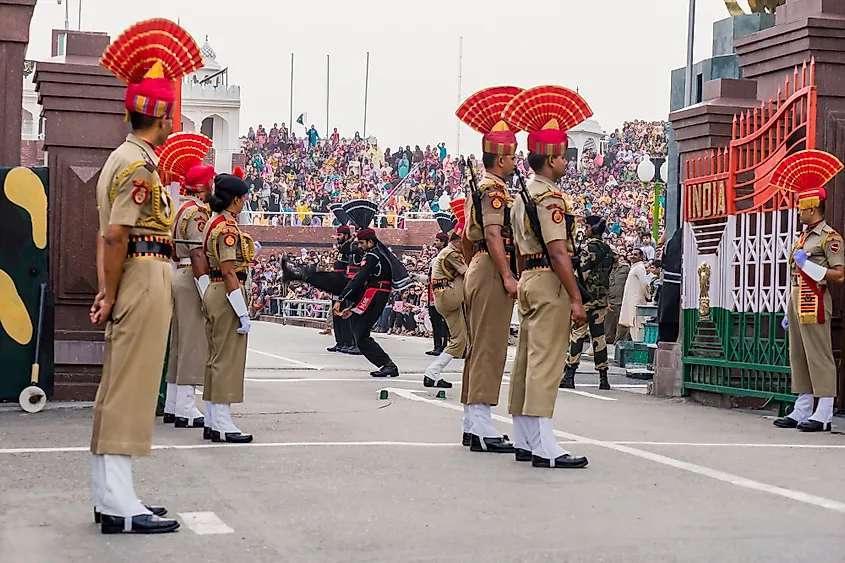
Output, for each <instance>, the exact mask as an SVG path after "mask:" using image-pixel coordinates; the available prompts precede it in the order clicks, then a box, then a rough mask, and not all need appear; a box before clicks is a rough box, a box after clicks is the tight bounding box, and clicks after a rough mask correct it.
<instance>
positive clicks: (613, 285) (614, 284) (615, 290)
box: [607, 262, 631, 306]
mask: <svg viewBox="0 0 845 563" xmlns="http://www.w3.org/2000/svg"><path fill="white" fill-rule="evenodd" d="M630 271H631V266H629V265H628V264H622V263H621V262H620V263H619V264H618V265H617V266H614V267H613V268H612V269H611V270H610V289H609V290H608V292H607V298H608V301H609V302H610V304H611V305H620V306H621V305H622V296H623V295H624V294H625V282H626V281H628V273H629V272H630Z"/></svg>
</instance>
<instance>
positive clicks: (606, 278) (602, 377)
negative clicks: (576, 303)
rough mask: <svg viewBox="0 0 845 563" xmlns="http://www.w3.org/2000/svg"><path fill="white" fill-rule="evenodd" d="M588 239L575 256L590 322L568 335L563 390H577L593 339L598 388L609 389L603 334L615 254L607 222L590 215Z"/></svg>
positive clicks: (586, 233)
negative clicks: (584, 355) (583, 354)
mask: <svg viewBox="0 0 845 563" xmlns="http://www.w3.org/2000/svg"><path fill="white" fill-rule="evenodd" d="M585 222H586V223H587V228H586V231H585V233H584V234H585V235H586V237H587V240H586V241H585V242H584V243H583V244H582V245H581V246H580V247H579V248H578V252H577V253H576V255H575V256H574V257H573V260H576V261H577V262H576V266H577V267H576V268H575V275H576V276H578V277H579V278H580V280H579V281H580V282H581V283H582V285H583V286H584V287H585V288H586V290H587V293H589V294H590V300H589V301H588V302H586V303H584V309H585V310H586V312H587V323H586V324H583V325H581V326H578V327H573V328H572V332H571V333H570V336H569V354H567V356H566V371H565V372H564V375H563V379H562V380H561V382H560V387H561V388H563V389H575V372H576V371H577V370H578V365H579V364H580V363H581V352H583V351H584V344H585V343H586V342H587V340H588V339H589V338H590V337H592V339H593V359H594V360H595V363H596V369H597V370H598V372H599V389H604V390H609V389H610V383H609V382H608V381H607V368H608V363H607V340H606V339H605V335H604V318H605V316H606V315H607V294H608V291H609V289H610V270H611V268H612V267H613V251H611V250H610V247H609V246H608V245H607V243H605V242H604V241H603V240H602V238H601V237H602V235H603V234H604V230H605V228H606V226H607V225H606V223H605V220H604V219H602V218H601V217H599V216H597V215H590V216H589V217H587V219H586V221H585Z"/></svg>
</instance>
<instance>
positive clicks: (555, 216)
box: [552, 209, 563, 223]
mask: <svg viewBox="0 0 845 563" xmlns="http://www.w3.org/2000/svg"><path fill="white" fill-rule="evenodd" d="M552 221H554V222H555V223H563V211H561V210H560V209H554V210H553V211H552Z"/></svg>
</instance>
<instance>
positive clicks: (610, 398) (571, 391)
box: [561, 389, 619, 401]
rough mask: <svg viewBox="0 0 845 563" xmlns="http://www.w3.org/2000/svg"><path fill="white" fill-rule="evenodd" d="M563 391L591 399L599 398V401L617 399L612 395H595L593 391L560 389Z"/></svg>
mask: <svg viewBox="0 0 845 563" xmlns="http://www.w3.org/2000/svg"><path fill="white" fill-rule="evenodd" d="M561 391H563V392H564V393H572V394H573V395H581V396H582V397H589V398H591V399H599V400H600V401H618V400H619V399H614V398H613V397H605V396H604V395H596V394H594V393H587V392H586V391H578V390H577V389H561Z"/></svg>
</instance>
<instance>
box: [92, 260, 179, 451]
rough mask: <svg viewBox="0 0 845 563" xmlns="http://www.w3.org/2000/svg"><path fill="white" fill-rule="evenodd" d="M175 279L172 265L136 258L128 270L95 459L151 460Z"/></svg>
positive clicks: (98, 404)
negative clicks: (109, 456)
mask: <svg viewBox="0 0 845 563" xmlns="http://www.w3.org/2000/svg"><path fill="white" fill-rule="evenodd" d="M170 277H171V267H170V264H169V263H168V262H166V261H163V260H159V259H156V258H135V259H132V260H127V261H126V262H125V263H124V265H123V275H122V277H121V279H120V287H119V288H118V292H117V298H116V300H115V303H114V307H113V308H112V313H111V320H110V321H109V322H108V324H106V334H105V357H104V359H103V376H102V379H101V380H100V386H99V387H98V388H97V398H96V400H95V402H94V426H93V429H92V431H91V453H93V454H97V455H102V454H114V455H128V456H146V455H150V447H151V446H152V441H153V423H154V421H155V410H156V402H157V401H158V390H159V385H160V383H161V370H162V367H164V355H165V352H166V351H167V329H168V328H169V326H170V314H171V311H172V302H171V295H170V291H171V286H170Z"/></svg>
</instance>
